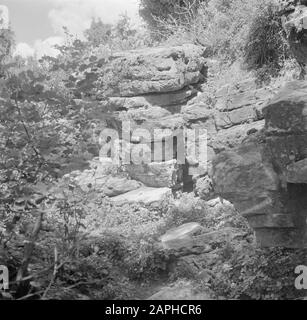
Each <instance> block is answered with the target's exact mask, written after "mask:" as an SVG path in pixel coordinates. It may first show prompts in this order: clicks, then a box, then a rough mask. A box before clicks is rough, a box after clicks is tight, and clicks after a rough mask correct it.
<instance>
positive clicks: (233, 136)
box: [209, 120, 265, 152]
mask: <svg viewBox="0 0 307 320" xmlns="http://www.w3.org/2000/svg"><path fill="white" fill-rule="evenodd" d="M264 124H265V122H264V120H260V121H256V122H252V123H245V124H239V125H237V126H234V127H232V128H228V129H224V130H220V131H219V132H218V133H217V134H216V135H213V136H211V139H210V141H209V145H210V146H211V147H212V148H213V149H214V150H215V151H218V152H221V151H224V150H226V149H230V148H235V147H238V146H239V145H240V144H241V143H242V142H243V140H244V139H246V138H247V137H248V136H249V135H251V134H254V133H257V132H259V131H261V130H262V129H263V128H264Z"/></svg>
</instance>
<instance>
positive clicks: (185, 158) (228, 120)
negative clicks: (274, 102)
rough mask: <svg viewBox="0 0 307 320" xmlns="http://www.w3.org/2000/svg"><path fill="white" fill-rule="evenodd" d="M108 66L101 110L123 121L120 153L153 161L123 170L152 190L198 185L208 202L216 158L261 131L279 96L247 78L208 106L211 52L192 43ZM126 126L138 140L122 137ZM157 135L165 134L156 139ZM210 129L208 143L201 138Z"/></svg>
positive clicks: (131, 55)
mask: <svg viewBox="0 0 307 320" xmlns="http://www.w3.org/2000/svg"><path fill="white" fill-rule="evenodd" d="M110 60H111V63H110V66H108V68H107V70H106V71H105V72H104V74H103V75H101V78H102V80H101V83H105V84H106V85H105V87H104V92H106V93H107V96H108V98H107V101H105V102H103V103H102V107H103V108H105V109H107V110H111V112H112V114H113V115H116V117H117V119H118V120H117V123H116V125H113V124H111V127H112V125H113V127H114V128H116V129H117V130H121V134H120V139H121V143H120V148H121V150H125V151H127V152H128V153H130V154H132V153H133V150H134V149H136V150H139V149H138V148H139V147H141V146H144V145H145V146H147V151H146V152H147V153H148V154H147V155H146V157H147V158H146V157H145V158H146V159H148V158H149V161H147V162H146V161H143V162H139V163H135V162H133V161H131V162H129V163H125V164H124V167H125V171H126V172H127V173H128V174H129V176H130V177H131V178H132V179H134V180H137V181H140V182H142V183H143V184H144V185H145V186H147V187H151V188H170V189H173V190H176V189H178V188H182V187H184V189H186V190H190V191H192V187H193V184H194V185H196V193H197V194H199V195H200V196H201V197H202V198H203V199H206V200H208V199H210V198H211V197H212V195H213V193H212V190H211V187H210V186H211V182H210V178H209V177H208V173H209V171H210V163H211V161H212V159H213V158H214V156H215V155H216V154H217V153H219V152H221V151H223V150H225V149H227V148H229V147H235V146H237V145H239V144H240V143H241V142H242V140H243V139H244V138H245V137H246V136H247V135H248V134H250V133H252V132H255V131H258V130H260V129H261V128H262V127H263V125H264V121H263V114H262V107H263V105H264V104H265V103H266V101H268V100H269V99H270V98H271V97H272V95H273V94H274V91H273V90H271V89H270V88H259V87H258V86H257V84H256V82H255V79H247V80H245V81H242V82H240V83H236V84H234V85H232V86H230V85H226V86H224V87H222V88H220V89H219V90H218V92H216V101H215V107H214V108H213V107H212V106H209V105H207V103H206V102H204V101H205V97H204V96H203V94H202V93H201V90H200V89H201V88H200V86H201V85H202V84H203V83H204V82H205V81H206V79H207V78H206V77H207V73H208V69H209V65H210V63H209V62H210V61H208V60H207V58H206V50H205V49H204V48H201V47H198V46H194V45H183V46H179V47H171V48H163V47H162V48H155V49H151V48H150V49H142V50H132V51H126V52H121V53H116V54H114V55H113V56H112V57H111V59H110ZM98 96H99V92H98ZM125 121H126V122H128V123H129V126H130V128H129V130H130V131H131V134H132V136H131V135H130V132H129V134H128V135H127V134H126V135H125V134H123V132H122V130H123V128H122V125H123V123H124V122H125ZM118 128H119V129H118ZM155 130H160V131H159V134H158V135H155ZM188 130H191V131H192V130H194V131H193V132H195V135H196V138H195V146H193V145H192V146H189V144H188V143H187V140H186V139H187V138H186V136H187V132H188ZM204 130H205V131H206V136H205V137H204V136H202V135H201V133H200V132H201V131H204ZM148 133H149V135H148ZM202 138H204V139H206V141H205V144H201V139H202ZM127 140H128V141H127ZM204 145H206V148H207V150H203V149H204V147H203V146H204ZM194 147H195V149H194ZM201 151H203V153H204V154H205V156H204V155H202V154H201ZM157 154H159V155H160V156H158V157H157V156H156V155H157ZM202 157H203V159H202ZM143 158H144V157H143ZM132 160H133V159H132ZM207 160H208V161H207ZM204 163H205V165H204ZM207 163H208V166H207ZM199 179H202V180H200V181H198V180H199Z"/></svg>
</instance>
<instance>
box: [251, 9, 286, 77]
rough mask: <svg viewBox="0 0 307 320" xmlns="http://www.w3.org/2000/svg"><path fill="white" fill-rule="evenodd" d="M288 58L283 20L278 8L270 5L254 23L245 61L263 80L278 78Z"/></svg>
mask: <svg viewBox="0 0 307 320" xmlns="http://www.w3.org/2000/svg"><path fill="white" fill-rule="evenodd" d="M288 57H289V49H288V44H287V42H286V40H285V35H284V30H283V27H282V22H281V18H280V16H279V14H278V11H277V8H276V7H274V6H273V5H271V4H270V5H268V6H266V7H264V8H262V9H261V10H260V11H259V12H258V13H257V16H256V17H255V18H254V19H253V21H252V24H251V26H250V30H249V33H248V37H247V41H246V46H245V61H246V63H247V65H248V67H249V68H250V69H254V70H258V73H259V75H260V77H261V78H263V77H264V76H265V77H270V76H272V75H273V76H276V75H277V74H278V72H279V71H280V70H281V69H282V67H283V65H284V62H285V60H286V59H287V58H288ZM261 74H262V76H261Z"/></svg>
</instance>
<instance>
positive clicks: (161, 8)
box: [139, 0, 203, 39]
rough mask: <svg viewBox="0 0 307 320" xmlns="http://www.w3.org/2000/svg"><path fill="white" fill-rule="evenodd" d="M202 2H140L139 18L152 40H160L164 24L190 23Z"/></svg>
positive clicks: (172, 0) (158, 0) (200, 0)
mask: <svg viewBox="0 0 307 320" xmlns="http://www.w3.org/2000/svg"><path fill="white" fill-rule="evenodd" d="M201 2H203V1H202V0H182V1H176V0H166V1H165V0H154V1H150V0H141V2H140V10H139V13H140V16H141V17H142V18H143V20H144V21H145V22H146V24H147V26H148V28H149V30H150V31H151V33H152V36H153V37H154V38H158V39H161V37H163V33H164V32H165V31H166V28H165V25H164V24H165V23H166V22H167V21H169V20H170V19H171V20H174V19H175V20H180V21H181V22H182V23H183V22H184V21H185V22H186V21H187V20H188V21H190V18H191V16H192V15H193V14H195V12H196V11H197V9H198V7H199V5H200V3H201Z"/></svg>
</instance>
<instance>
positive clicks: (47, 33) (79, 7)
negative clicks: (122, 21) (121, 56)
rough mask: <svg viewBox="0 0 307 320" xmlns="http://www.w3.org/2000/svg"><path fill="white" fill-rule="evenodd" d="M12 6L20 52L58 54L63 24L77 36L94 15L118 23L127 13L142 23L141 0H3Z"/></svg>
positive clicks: (11, 12)
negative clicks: (57, 46) (56, 46)
mask: <svg viewBox="0 0 307 320" xmlns="http://www.w3.org/2000/svg"><path fill="white" fill-rule="evenodd" d="M0 5H5V6H7V7H8V9H9V16H10V23H11V26H12V29H13V31H14V32H15V36H16V43H17V46H16V53H17V54H21V55H22V56H29V55H32V54H33V53H36V54H37V55H38V56H42V55H43V54H50V55H53V54H56V51H55V50H54V49H53V48H52V46H53V45H54V44H61V43H63V41H64V39H63V26H66V27H68V29H69V31H70V32H71V33H73V34H75V35H77V36H81V35H82V33H83V31H84V30H85V29H87V28H88V27H89V26H90V23H91V19H92V18H101V19H102V21H103V22H105V23H114V22H116V20H117V19H118V17H119V16H120V14H123V13H127V14H128V16H130V17H131V20H132V22H134V23H138V22H139V18H138V0H0Z"/></svg>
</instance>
